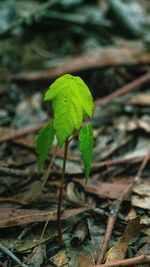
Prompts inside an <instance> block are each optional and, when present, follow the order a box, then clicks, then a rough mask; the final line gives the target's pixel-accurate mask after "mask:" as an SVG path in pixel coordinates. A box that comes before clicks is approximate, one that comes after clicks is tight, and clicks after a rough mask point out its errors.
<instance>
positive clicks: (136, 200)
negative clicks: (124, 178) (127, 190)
mask: <svg viewBox="0 0 150 267" xmlns="http://www.w3.org/2000/svg"><path fill="white" fill-rule="evenodd" d="M133 192H134V193H136V195H133V196H132V198H131V201H132V205H133V206H135V207H139V208H142V209H148V210H149V209H150V179H146V180H145V181H144V180H142V181H141V182H140V183H138V184H136V185H135V186H134V188H133Z"/></svg>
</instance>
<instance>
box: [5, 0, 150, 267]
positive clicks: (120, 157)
mask: <svg viewBox="0 0 150 267" xmlns="http://www.w3.org/2000/svg"><path fill="white" fill-rule="evenodd" d="M91 2H92V3H91ZM149 27H150V3H149V1H146V0H139V1H126V2H125V1H121V0H109V1H103V0H100V1H84V0H78V1H77V0H72V1H65V0H62V1H55V0H53V1H33V0H30V1H25V0H24V1H23V0H21V1H16V0H14V1H9V0H6V1H1V2H0V59H1V65H0V205H1V206H0V266H3V267H6V266H7V267H13V266H23V267H27V266H28V267H40V266H42V267H44V266H45V267H52V266H56V267H60V266H64V267H67V266H69V267H92V266H95V265H97V267H98V266H104V267H107V266H112V267H113V266H138V267H140V266H143V264H144V266H145V267H148V266H150V164H149V163H150V33H149ZM65 73H71V74H73V75H78V76H80V77H81V78H82V79H83V80H84V81H85V82H86V84H87V85H88V87H89V88H90V90H91V93H92V95H93V98H94V102H95V108H94V113H93V118H92V125H93V128H94V151H93V157H92V166H91V172H90V177H89V180H88V183H87V185H85V182H84V168H83V162H82V160H81V157H80V152H79V149H78V140H77V139H75V140H73V141H72V142H71V143H70V146H69V153H68V159H67V166H66V175H65V177H66V184H65V188H64V193H63V194H64V195H63V203H62V231H63V239H64V244H63V245H62V246H60V245H59V242H58V234H57V222H56V219H57V216H56V210H57V202H58V201H57V200H58V190H59V186H60V177H61V171H62V164H63V153H64V149H63V148H62V149H57V150H56V144H55V143H54V145H53V147H52V149H51V151H50V153H49V157H48V159H47V161H46V163H45V165H44V167H43V168H42V169H40V170H39V168H38V163H37V161H38V158H37V154H36V152H35V139H36V136H37V132H38V131H39V129H41V127H42V125H43V124H44V123H45V122H46V121H47V120H48V119H49V117H51V115H52V111H51V109H50V108H49V104H47V103H46V104H45V103H43V96H44V92H45V91H46V89H47V88H48V87H49V86H50V84H51V83H52V82H53V81H54V80H55V79H56V78H57V77H59V76H61V75H62V74H65ZM68 112H69V111H68ZM50 163H51V168H50V169H49V164H50ZM48 169H49V171H47V170H48ZM45 226H46V227H45ZM114 262H115V263H114Z"/></svg>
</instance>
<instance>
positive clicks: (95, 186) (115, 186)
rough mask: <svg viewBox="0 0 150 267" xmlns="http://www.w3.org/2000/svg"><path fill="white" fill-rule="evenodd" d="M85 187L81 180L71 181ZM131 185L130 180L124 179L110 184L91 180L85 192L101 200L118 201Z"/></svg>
mask: <svg viewBox="0 0 150 267" xmlns="http://www.w3.org/2000/svg"><path fill="white" fill-rule="evenodd" d="M73 180H74V181H75V182H77V183H79V184H80V185H82V186H83V187H85V184H84V182H83V181H82V180H81V179H76V178H75V179H73ZM130 183H131V180H130V178H129V179H127V178H125V179H124V177H121V178H119V179H118V178H117V179H114V180H113V181H112V182H101V181H97V180H91V181H90V182H89V183H88V184H87V185H86V187H85V191H86V192H88V193H91V194H94V195H97V196H99V197H102V198H111V199H118V198H120V197H121V196H122V192H124V191H126V189H127V188H128V186H129V184H130Z"/></svg>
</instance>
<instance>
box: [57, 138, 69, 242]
mask: <svg viewBox="0 0 150 267" xmlns="http://www.w3.org/2000/svg"><path fill="white" fill-rule="evenodd" d="M68 145H69V141H68V138H67V139H66V141H65V149H64V159H63V169H62V175H61V185H60V188H59V195H58V206H57V231H58V240H59V244H60V245H62V244H63V237H62V228H61V204H62V198H63V189H64V182H65V169H66V161H67V153H68Z"/></svg>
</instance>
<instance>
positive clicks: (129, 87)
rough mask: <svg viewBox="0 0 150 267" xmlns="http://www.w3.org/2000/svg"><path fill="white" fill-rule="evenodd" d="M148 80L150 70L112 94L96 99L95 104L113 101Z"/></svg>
mask: <svg viewBox="0 0 150 267" xmlns="http://www.w3.org/2000/svg"><path fill="white" fill-rule="evenodd" d="M148 81H150V72H147V73H146V74H144V75H142V76H141V77H139V78H137V79H135V80H134V81H132V82H130V83H128V84H127V85H125V86H123V87H121V88H120V89H118V90H117V91H115V92H113V93H112V94H110V95H107V96H105V97H103V98H100V99H98V100H96V101H95V104H96V105H104V104H107V103H109V102H111V101H112V100H113V99H114V98H116V97H118V96H121V95H124V94H127V93H129V92H130V91H133V90H135V89H137V87H139V86H141V85H142V84H144V83H146V82H148Z"/></svg>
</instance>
